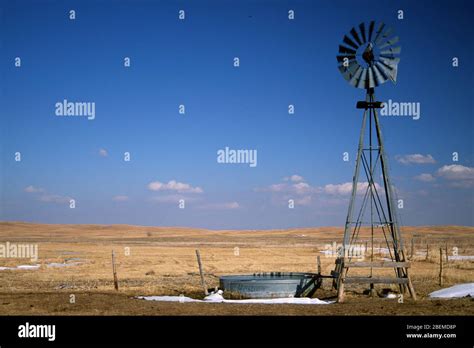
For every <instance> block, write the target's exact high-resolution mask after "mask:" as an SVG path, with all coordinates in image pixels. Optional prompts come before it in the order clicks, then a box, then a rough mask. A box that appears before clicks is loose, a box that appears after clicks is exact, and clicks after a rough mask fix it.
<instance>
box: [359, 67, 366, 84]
mask: <svg viewBox="0 0 474 348" xmlns="http://www.w3.org/2000/svg"><path fill="white" fill-rule="evenodd" d="M366 79H367V69H366V68H364V70H363V71H362V74H361V75H360V78H359V80H358V81H357V88H365V81H366Z"/></svg>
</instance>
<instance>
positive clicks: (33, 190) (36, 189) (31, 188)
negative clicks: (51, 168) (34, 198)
mask: <svg viewBox="0 0 474 348" xmlns="http://www.w3.org/2000/svg"><path fill="white" fill-rule="evenodd" d="M24 191H25V192H28V193H40V192H44V189H43V188H41V187H34V186H33V185H30V186H27V187H25V189H24Z"/></svg>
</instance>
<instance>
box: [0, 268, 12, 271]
mask: <svg viewBox="0 0 474 348" xmlns="http://www.w3.org/2000/svg"><path fill="white" fill-rule="evenodd" d="M10 269H15V267H0V271H6V270H10Z"/></svg>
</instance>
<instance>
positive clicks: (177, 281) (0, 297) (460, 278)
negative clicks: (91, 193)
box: [0, 222, 474, 315]
mask: <svg viewBox="0 0 474 348" xmlns="http://www.w3.org/2000/svg"><path fill="white" fill-rule="evenodd" d="M402 233H403V236H404V239H405V249H407V253H408V254H409V255H410V254H411V249H412V248H411V245H412V243H411V240H412V239H413V257H412V258H411V262H412V268H411V276H412V280H413V284H414V287H415V289H416V292H417V294H418V301H416V302H414V301H412V300H411V299H410V298H409V297H408V295H407V296H406V297H405V298H404V301H403V303H399V302H398V299H396V298H395V299H387V298H380V297H375V298H370V297H368V296H367V295H365V294H364V290H365V288H364V287H361V286H350V287H348V292H347V295H346V302H345V303H343V304H330V305H263V304H251V305H250V304H229V303H220V304H209V303H179V302H178V303H169V302H167V303H165V302H155V301H145V300H140V299H136V298H135V297H136V296H143V295H176V296H178V295H181V294H183V295H185V296H189V297H193V298H202V297H203V295H202V289H201V285H200V277H199V271H198V266H197V262H196V256H195V250H196V249H199V250H200V253H201V256H202V262H203V266H204V271H205V273H206V276H205V279H206V283H207V285H208V287H210V288H213V287H215V286H218V284H219V281H218V277H219V276H220V275H224V274H241V273H247V274H248V273H259V272H272V271H279V272H315V271H316V257H317V256H318V255H319V256H320V258H321V263H322V274H325V275H329V274H330V271H331V270H333V269H334V261H335V258H334V256H333V255H327V254H324V253H322V252H321V251H324V250H325V249H327V248H328V247H327V246H328V245H331V244H332V243H333V242H336V243H339V242H340V241H341V239H342V228H338V227H321V228H305V229H291V230H265V231H259V230H252V231H247V230H246V231H212V230H204V229H189V228H174V227H172V228H166V227H160V228H158V227H144V226H128V225H111V226H103V225H45V224H29V223H20V222H0V243H6V242H9V243H21V244H24V243H31V244H37V245H38V249H39V258H38V261H31V260H29V259H18V258H0V267H16V266H18V265H34V264H39V265H40V267H39V269H36V270H18V269H6V270H0V315H425V314H432V315H437V314H439V315H474V300H473V299H471V298H464V299H452V300H434V299H430V298H429V297H428V294H429V293H430V292H432V291H434V290H438V289H440V288H444V287H449V286H452V285H455V284H459V283H468V282H474V260H450V261H449V262H448V263H447V264H445V269H444V275H443V286H442V287H440V286H439V284H438V281H439V279H438V274H439V248H440V247H442V248H443V251H444V252H445V250H446V248H447V250H448V254H449V255H455V254H456V253H457V254H459V255H474V237H473V233H474V228H472V227H460V226H426V227H406V228H404V229H403V230H402ZM361 237H362V243H365V242H364V240H366V241H367V242H368V245H369V249H370V250H371V242H370V236H369V234H368V231H367V230H364V231H362V233H361ZM427 245H428V256H426V250H427ZM383 247H384V246H383V239H377V240H375V241H374V259H380V260H382V259H383V258H384V257H387V255H384V254H383V249H380V248H383ZM112 250H114V251H115V253H116V259H117V273H118V279H119V291H115V290H114V289H113V276H112V266H111V252H112ZM367 256H368V257H369V256H370V255H367ZM352 270H354V271H353V272H354V274H357V273H359V274H361V275H362V274H364V272H367V271H366V270H355V269H351V272H352ZM386 271H388V272H390V271H391V272H392V273H393V270H386ZM377 274H379V273H377ZM380 274H383V273H380ZM384 288H390V286H389V285H380V286H376V290H377V291H378V292H379V293H381V291H382V289H384ZM392 290H393V291H396V288H392ZM71 295H73V296H71ZM334 296H335V291H334V290H332V289H331V281H330V279H326V280H325V281H324V283H323V288H322V289H319V290H318V291H317V292H316V293H315V295H314V297H318V298H320V299H326V300H334ZM73 297H74V298H75V302H74V303H71V298H73Z"/></svg>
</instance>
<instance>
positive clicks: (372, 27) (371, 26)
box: [369, 21, 375, 41]
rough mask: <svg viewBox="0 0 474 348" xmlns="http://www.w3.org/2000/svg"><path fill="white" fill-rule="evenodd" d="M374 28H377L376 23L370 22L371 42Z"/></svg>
mask: <svg viewBox="0 0 474 348" xmlns="http://www.w3.org/2000/svg"><path fill="white" fill-rule="evenodd" d="M374 27H375V22H374V21H370V24H369V41H371V40H372V34H373V33H374Z"/></svg>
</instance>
